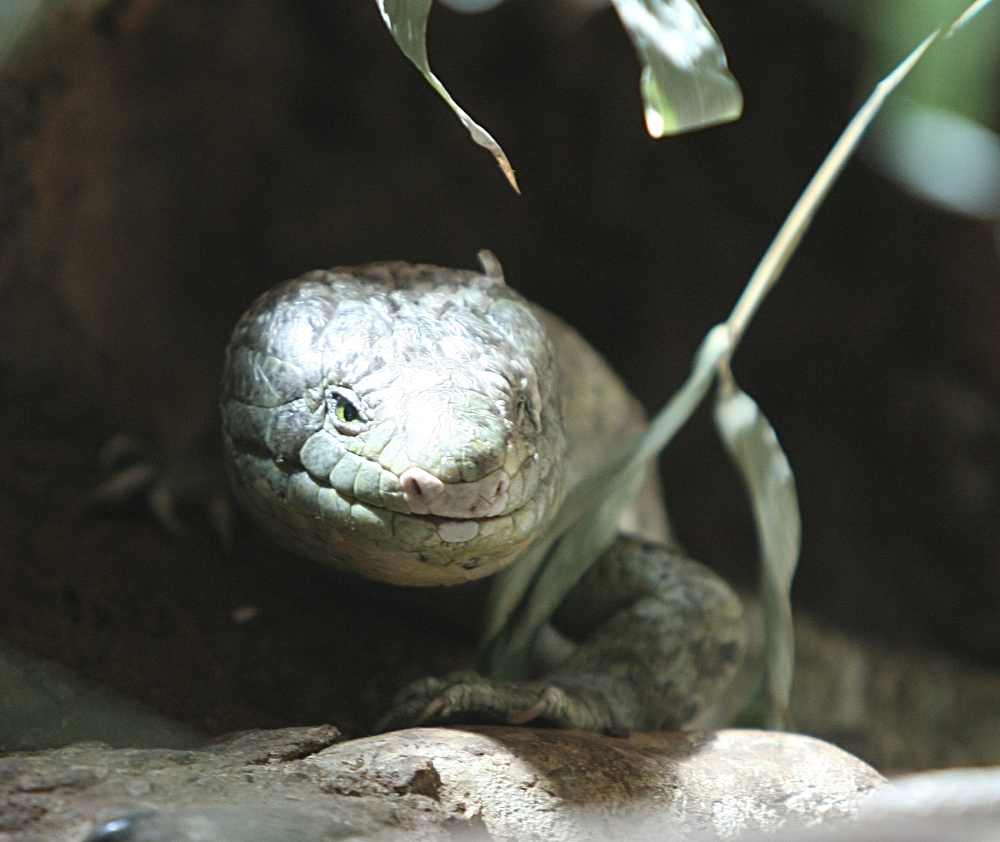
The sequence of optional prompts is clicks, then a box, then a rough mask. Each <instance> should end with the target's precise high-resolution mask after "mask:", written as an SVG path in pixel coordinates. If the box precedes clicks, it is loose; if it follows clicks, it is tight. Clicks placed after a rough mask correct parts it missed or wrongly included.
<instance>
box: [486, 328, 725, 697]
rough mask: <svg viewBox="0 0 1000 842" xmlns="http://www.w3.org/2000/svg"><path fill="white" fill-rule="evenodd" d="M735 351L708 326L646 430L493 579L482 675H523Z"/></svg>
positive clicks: (577, 490)
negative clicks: (540, 638) (650, 472)
mask: <svg viewBox="0 0 1000 842" xmlns="http://www.w3.org/2000/svg"><path fill="white" fill-rule="evenodd" d="M730 351H731V349H730V345H729V332H728V330H727V328H726V326H725V325H718V326H717V327H715V328H714V329H713V330H711V331H709V333H708V335H707V336H706V337H705V339H704V341H703V342H702V344H701V348H700V349H699V350H698V354H697V355H696V357H695V364H694V368H693V370H692V372H691V374H690V375H689V376H688V379H687V380H686V381H685V382H684V385H683V386H681V388H680V389H678V391H677V392H676V393H675V394H674V396H673V397H672V398H671V399H670V401H669V402H668V403H667V405H666V406H665V407H664V408H663V409H662V410H660V412H659V414H658V415H657V416H656V417H655V418H654V419H653V421H652V423H651V424H650V426H649V427H648V428H647V429H646V430H645V432H643V433H642V435H640V436H638V437H637V438H636V439H635V441H633V442H632V443H631V444H630V446H629V447H628V449H627V450H626V451H625V452H624V453H622V454H620V455H619V456H618V458H616V459H612V460H611V461H610V463H609V465H608V467H606V468H605V469H604V470H603V471H599V472H598V473H596V474H595V475H593V476H590V477H588V478H586V479H585V480H584V481H583V482H581V483H580V484H579V485H578V486H576V488H574V489H573V490H572V491H571V492H570V493H569V494H568V495H567V496H566V501H565V502H564V503H563V505H562V507H561V509H560V510H559V512H558V514H557V515H556V518H555V521H554V522H553V523H552V524H551V525H550V526H549V528H548V529H547V530H546V531H545V533H544V534H543V535H542V536H541V537H540V538H539V539H538V540H537V541H536V542H535V543H534V544H532V546H531V547H529V548H528V550H527V551H526V552H525V553H524V554H522V556H521V557H520V558H519V559H518V560H517V561H516V562H514V564H513V565H511V566H510V567H509V568H508V569H507V570H504V571H502V572H501V573H499V574H498V575H497V576H496V577H495V578H494V584H493V590H492V592H491V595H490V601H489V607H488V609H487V622H486V627H485V631H484V635H483V647H482V650H481V654H480V668H481V670H482V671H483V672H485V673H486V674H488V675H490V676H491V677H493V678H497V679H508V680H509V679H517V678H522V677H523V676H524V674H525V672H526V670H527V665H528V661H529V658H530V655H531V650H532V648H533V646H534V642H535V638H536V636H537V635H538V632H539V631H540V630H541V628H542V626H544V625H545V623H547V622H548V619H549V617H551V616H552V614H553V612H554V611H555V609H556V608H557V607H558V606H559V604H560V603H561V602H562V601H563V599H564V598H565V597H566V594H568V593H569V591H570V590H571V589H572V588H573V586H574V585H575V584H576V583H577V582H578V581H579V580H580V577H581V576H583V574H584V573H585V572H586V571H587V570H588V569H589V568H590V566H591V565H592V564H593V563H594V562H595V561H597V559H598V558H599V557H600V555H601V553H603V552H604V551H605V550H606V549H607V548H608V547H609V546H610V545H611V543H612V541H613V540H614V538H615V535H616V534H617V531H618V519H619V517H620V516H621V513H622V510H623V509H624V508H625V507H626V506H627V505H628V504H629V502H630V501H631V500H632V498H633V497H634V496H635V494H636V492H637V491H638V489H639V486H640V485H641V484H642V481H643V478H644V476H645V472H646V469H647V468H648V467H649V464H650V462H651V460H653V459H655V458H656V456H657V454H659V452H660V451H661V450H662V449H663V448H664V447H665V446H666V445H667V443H668V442H669V441H670V440H671V439H672V438H673V437H674V436H675V435H676V434H677V431H678V430H680V429H681V427H683V426H684V423H685V422H686V421H687V419H688V418H690V417H691V415H692V414H693V413H694V411H695V409H697V408H698V406H699V404H700V403H701V401H702V398H704V396H705V394H706V393H707V392H708V389H709V387H710V386H711V385H712V382H713V380H714V379H715V370H716V367H717V366H718V364H719V362H720V361H721V360H722V359H724V358H725V357H726V356H727V355H728V354H729V353H730Z"/></svg>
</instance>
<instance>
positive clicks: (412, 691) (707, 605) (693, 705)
mask: <svg viewBox="0 0 1000 842" xmlns="http://www.w3.org/2000/svg"><path fill="white" fill-rule="evenodd" d="M553 625H554V626H555V627H556V629H557V630H559V631H561V632H563V633H565V634H566V635H568V636H569V637H570V638H571V639H573V640H575V641H577V642H578V644H579V645H578V647H577V649H576V651H575V652H574V653H573V654H572V655H570V656H569V657H568V658H567V659H566V660H564V661H563V662H562V663H561V664H559V666H558V667H557V668H555V670H554V671H553V672H552V673H551V674H549V675H548V676H546V677H544V678H542V679H539V680H532V681H524V682H496V681H491V680H489V679H486V678H482V677H481V676H478V675H475V674H473V673H455V674H453V675H450V676H448V677H446V678H444V679H437V678H428V679H422V680H421V681H417V682H414V683H413V684H411V685H410V686H409V687H407V688H406V689H404V690H403V692H402V693H401V694H400V695H399V696H398V697H397V698H396V700H395V702H394V704H393V707H392V709H391V710H390V712H389V713H388V714H387V715H386V716H385V717H383V719H382V720H381V721H380V722H379V723H378V724H377V726H376V730H381V731H384V730H391V729H393V728H399V727H405V726H409V725H417V724H430V723H457V722H466V723H467V722H477V723H514V724H526V723H531V724H540V725H554V726H557V727H563V728H582V729H587V730H593V731H632V730H634V731H650V730H658V729H662V728H677V727H681V726H683V725H684V724H685V723H688V722H690V721H691V720H693V719H694V718H695V717H696V716H697V715H698V714H700V713H702V712H703V711H704V710H706V709H707V708H708V707H710V706H711V705H712V704H713V703H714V702H715V701H717V700H718V699H719V697H720V695H721V693H722V691H723V690H724V689H725V687H726V686H727V685H728V684H729V682H730V680H731V679H732V677H733V675H734V674H735V672H736V670H737V668H738V666H739V663H740V661H741V659H742V656H743V651H744V647H745V630H744V625H743V607H742V604H741V603H740V600H739V597H737V596H736V594H735V593H734V592H733V590H732V589H731V588H730V587H729V586H728V585H727V584H726V583H725V582H724V581H722V579H720V578H719V577H718V576H716V575H715V574H714V573H712V571H710V570H709V569H708V568H706V567H704V566H703V565H701V564H699V563H697V562H695V561H691V560H690V559H687V558H684V557H683V556H681V555H679V554H677V553H675V552H673V551H671V550H669V549H667V548H665V547H663V546H660V545H657V544H651V543H646V542H643V541H640V540H638V539H635V538H628V537H624V536H622V537H619V539H618V540H617V541H616V542H615V544H614V545H613V546H612V547H611V548H610V549H609V550H608V551H607V552H606V553H605V554H604V555H603V556H602V557H601V558H600V559H599V560H598V561H597V563H596V564H595V565H594V566H593V567H592V568H591V569H590V570H589V571H588V572H587V573H586V575H585V576H584V577H583V578H582V579H581V581H580V582H579V583H578V584H577V586H576V587H575V588H574V589H573V590H572V591H571V592H570V594H569V595H568V596H567V598H566V600H565V601H564V603H563V605H562V606H561V607H560V609H559V611H558V612H557V613H556V615H555V616H554V617H553Z"/></svg>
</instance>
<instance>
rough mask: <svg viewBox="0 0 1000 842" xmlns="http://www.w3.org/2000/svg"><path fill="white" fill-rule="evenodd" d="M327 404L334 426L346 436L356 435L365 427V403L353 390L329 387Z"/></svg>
mask: <svg viewBox="0 0 1000 842" xmlns="http://www.w3.org/2000/svg"><path fill="white" fill-rule="evenodd" d="M326 406H327V412H328V413H329V416H328V417H329V419H330V421H332V422H333V426H334V427H336V428H337V429H338V430H339V431H340V432H341V433H343V434H344V435H345V436H356V435H358V434H359V433H360V432H361V431H362V430H363V429H364V428H365V422H366V421H367V416H366V415H365V414H364V411H363V410H362V406H363V404H361V403H360V402H359V400H358V399H357V398H356V397H355V395H354V394H353V393H352V392H350V391H348V390H346V389H343V388H338V387H332V388H331V387H327V390H326Z"/></svg>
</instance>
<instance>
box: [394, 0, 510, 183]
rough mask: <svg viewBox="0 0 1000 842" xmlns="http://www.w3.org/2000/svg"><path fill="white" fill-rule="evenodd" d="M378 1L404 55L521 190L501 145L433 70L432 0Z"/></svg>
mask: <svg viewBox="0 0 1000 842" xmlns="http://www.w3.org/2000/svg"><path fill="white" fill-rule="evenodd" d="M376 2H377V3H378V8H379V11H380V12H381V13H382V19H383V20H384V21H385V23H386V26H388V27H389V31H390V32H391V33H392V37H393V38H395V39H396V43H397V44H398V45H399V48H400V49H401V50H402V51H403V55H405V56H406V57H407V58H408V59H409V60H410V61H412V62H413V63H414V64H415V65H416V66H417V69H418V70H419V71H420V72H421V73H422V74H423V75H424V78H425V79H426V80H427V81H428V82H429V83H430V86H431V87H432V88H434V90H435V91H437V92H438V93H439V94H440V95H441V98H442V99H443V100H444V101H445V102H447V103H448V106H449V107H450V108H451V110H452V111H454V112H455V114H457V115H458V119H459V120H461V121H462V125H463V126H465V128H466V130H467V131H468V132H469V135H470V136H471V137H472V139H473V140H474V141H475V142H476V143H478V144H479V145H480V146H482V147H484V148H486V149H488V150H489V151H490V152H492V153H493V157H494V158H496V159H497V163H499V164H500V169H501V170H503V174H504V175H505V176H507V181H509V182H510V186H511V187H513V188H514V190H516V191H517V192H518V193H520V192H521V190H520V188H519V187H518V186H517V179H516V178H515V177H514V168H513V167H512V166H511V165H510V161H509V160H507V156H506V154H504V151H503V149H501V148H500V144H499V143H497V142H496V141H495V140H494V139H493V137H492V135H490V133H489V132H488V131H486V129H484V128H483V127H482V126H480V125H479V124H478V123H476V122H475V120H473V119H472V118H471V117H470V116H469V115H468V114H466V113H465V111H463V110H462V108H461V107H460V106H459V104H458V103H457V102H455V100H454V99H452V97H451V94H449V93H448V91H447V89H446V88H445V86H444V85H443V84H441V80H440V79H438V77H437V76H435V75H434V74H433V73H432V72H431V66H430V63H429V62H428V60H427V17H428V15H430V13H431V2H432V0H376Z"/></svg>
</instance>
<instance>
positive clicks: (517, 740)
mask: <svg viewBox="0 0 1000 842" xmlns="http://www.w3.org/2000/svg"><path fill="white" fill-rule="evenodd" d="M337 738H338V734H337V732H336V729H333V728H330V727H319V728H292V729H283V730H280V731H270V732H267V731H265V732H250V733H247V734H242V735H236V736H235V737H232V738H230V739H228V740H227V741H226V742H224V743H222V744H220V745H217V746H213V747H211V748H209V749H206V750H199V751H171V750H113V749H110V748H108V747H107V746H103V745H101V744H96V743H85V744H78V745H75V746H70V747H69V748H65V749H59V750H55V751H47V752H38V753H34V754H18V755H10V756H7V757H5V758H0V840H3V842H34V840H46V842H63V840H65V841H66V842H69V840H74V842H79V840H82V839H86V838H88V834H91V837H90V838H92V839H93V840H95V841H96V840H102V842H125V840H127V842H167V840H169V842H185V840H194V839H198V840H203V841H204V840H216V841H217V842H243V840H251V839H253V840H258V839H262V840H273V841H274V842H279V840H285V839H288V840H299V841H300V842H306V841H307V840H323V839H334V838H342V837H348V836H361V837H365V838H376V837H378V838H394V837H396V836H401V835H405V836H406V837H407V838H408V839H446V838H447V839H452V838H454V837H455V836H456V835H458V836H459V837H462V838H480V839H546V840H563V839H566V840H569V839H574V840H577V839H601V838H607V837H608V836H609V835H610V836H612V837H614V836H619V835H622V834H627V835H635V834H638V835H644V834H647V833H652V832H655V835H656V837H657V838H658V839H670V838H680V837H682V836H683V837H684V838H687V837H689V836H692V835H694V836H697V837H698V838H706V839H733V838H736V837H738V836H740V835H741V834H743V833H746V832H753V831H767V832H773V831H775V830H778V829H781V828H789V827H802V826H811V825H831V824H836V823H837V822H839V821H842V820H844V819H850V818H852V817H854V816H855V815H856V813H857V811H858V808H859V805H860V804H861V803H862V801H864V800H865V798H866V797H867V796H868V794H869V793H870V792H872V791H873V790H875V789H877V788H879V787H881V786H882V785H883V784H884V779H883V778H882V777H881V776H880V775H879V774H878V773H877V772H875V771H874V770H873V769H871V768H870V767H868V766H866V765H865V764H864V763H862V762H861V761H859V760H857V759H856V758H854V757H852V756H851V755H849V754H847V753H845V752H843V751H841V750H840V749H837V748H836V747H834V746H832V745H829V744H827V743H823V742H821V741H819V740H816V739H813V738H810V737H804V736H800V735H795V734H778V733H769V732H760V731H738V730H728V731H720V732H718V733H715V734H687V733H655V734H633V735H631V736H628V737H611V736H604V735H597V734H591V733H582V732H573V731H558V730H536V729H529V728H500V727H493V728H490V727H475V728H472V727H470V728H465V729H459V728H415V729H410V730H407V731H398V732H394V733H390V734H383V735H380V736H376V737H366V738H363V739H358V740H352V741H349V742H344V743H336V744H335V741H336V739H337ZM102 834H103V835H102Z"/></svg>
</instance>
